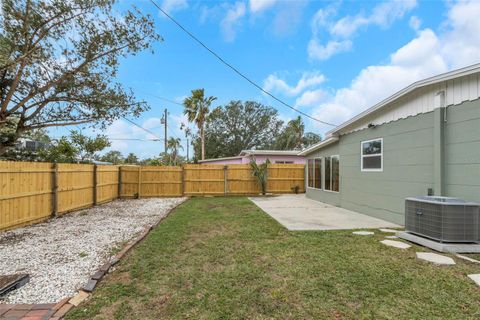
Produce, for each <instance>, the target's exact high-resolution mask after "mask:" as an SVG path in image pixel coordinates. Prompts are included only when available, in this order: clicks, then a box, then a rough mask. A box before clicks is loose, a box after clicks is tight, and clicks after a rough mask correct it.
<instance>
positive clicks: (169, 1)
mask: <svg viewBox="0 0 480 320" xmlns="http://www.w3.org/2000/svg"><path fill="white" fill-rule="evenodd" d="M162 8H163V10H165V11H166V12H168V13H171V12H173V11H180V10H183V9H186V8H188V3H187V0H163V2H162Z"/></svg>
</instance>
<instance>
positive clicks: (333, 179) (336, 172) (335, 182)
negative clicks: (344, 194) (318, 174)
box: [323, 155, 340, 192]
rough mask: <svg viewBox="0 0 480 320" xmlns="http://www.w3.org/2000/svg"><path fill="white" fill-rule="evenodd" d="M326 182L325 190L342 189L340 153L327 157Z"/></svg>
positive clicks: (337, 190) (335, 190) (336, 190)
mask: <svg viewBox="0 0 480 320" xmlns="http://www.w3.org/2000/svg"><path fill="white" fill-rule="evenodd" d="M324 163H325V165H324V171H323V172H324V174H323V176H324V177H325V178H324V184H323V190H325V191H333V192H339V191H340V157H339V156H338V155H334V156H329V157H325V162H324Z"/></svg>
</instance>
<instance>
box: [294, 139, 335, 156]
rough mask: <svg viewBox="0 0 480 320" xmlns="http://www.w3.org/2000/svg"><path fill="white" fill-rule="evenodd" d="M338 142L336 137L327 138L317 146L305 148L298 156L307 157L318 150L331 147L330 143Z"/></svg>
mask: <svg viewBox="0 0 480 320" xmlns="http://www.w3.org/2000/svg"><path fill="white" fill-rule="evenodd" d="M337 141H338V137H335V136H332V137H329V138H328V139H325V140H323V141H321V142H319V143H317V144H314V145H313V146H311V147H308V148H306V149H305V150H302V152H300V153H299V154H298V155H299V156H306V155H309V154H310V153H312V152H315V151H317V150H319V149H322V148H324V147H326V146H328V145H331V144H332V143H335V142H337Z"/></svg>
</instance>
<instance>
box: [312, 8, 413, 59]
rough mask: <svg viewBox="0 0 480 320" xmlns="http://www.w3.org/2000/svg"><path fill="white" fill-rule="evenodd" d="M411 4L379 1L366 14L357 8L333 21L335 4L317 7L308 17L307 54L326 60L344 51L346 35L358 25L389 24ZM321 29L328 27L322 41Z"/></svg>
mask: <svg viewBox="0 0 480 320" xmlns="http://www.w3.org/2000/svg"><path fill="white" fill-rule="evenodd" d="M415 6H416V1H415V0H395V1H390V2H383V3H380V4H378V5H377V6H375V7H374V8H373V9H372V12H371V14H370V15H368V16H367V15H365V14H364V13H363V12H361V13H358V14H356V15H354V16H345V17H343V18H341V19H339V20H337V21H333V17H334V16H335V15H336V13H337V8H336V6H335V5H331V6H329V7H327V8H323V9H320V10H318V11H317V12H316V13H315V15H314V16H313V18H312V22H311V28H312V38H311V40H310V41H309V43H308V48H307V52H308V56H309V57H310V58H311V59H317V60H327V59H329V58H330V57H332V56H333V55H335V54H337V53H340V52H345V51H348V50H350V49H351V48H352V44H353V43H352V41H351V40H350V38H351V37H352V36H353V35H354V34H355V33H356V32H357V30H358V29H360V28H361V27H364V26H368V25H377V26H380V27H383V28H386V27H389V26H390V25H391V24H392V23H393V22H395V21H396V20H398V19H400V18H402V17H403V16H404V15H405V13H407V12H408V11H410V10H412V9H413V8H414V7H415ZM322 30H325V31H328V33H329V35H330V37H331V38H330V39H329V40H328V41H327V43H326V44H322V43H321V42H320V41H319V38H320V33H321V31H322Z"/></svg>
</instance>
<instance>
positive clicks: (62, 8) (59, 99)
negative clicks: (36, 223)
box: [0, 0, 160, 154]
mask: <svg viewBox="0 0 480 320" xmlns="http://www.w3.org/2000/svg"><path fill="white" fill-rule="evenodd" d="M116 2H117V1H115V0H78V1H77V0H75V1H64V0H50V1H34V0H3V1H2V2H1V3H0V5H1V6H2V8H1V9H2V16H1V17H0V19H1V21H0V23H1V25H2V27H1V30H2V36H1V38H0V81H1V86H0V99H1V101H0V141H1V144H0V154H2V153H4V152H5V151H6V150H7V149H8V148H9V147H12V146H14V145H15V142H16V140H17V139H18V138H19V137H20V136H22V134H24V133H25V132H27V131H31V130H35V129H40V128H46V127H57V126H66V125H78V124H86V123H95V124H97V125H99V126H105V125H107V124H109V123H111V122H112V121H114V120H116V119H118V118H119V117H122V116H138V115H139V114H140V113H141V112H142V111H144V110H146V109H148V106H147V104H146V103H145V102H143V101H137V100H136V98H135V96H134V95H133V93H132V92H131V91H130V90H126V89H125V88H124V87H123V86H122V85H121V84H120V83H118V82H116V81H115V78H116V75H117V72H118V66H119V61H120V59H121V58H124V57H127V56H129V55H134V54H137V53H139V52H140V51H142V50H145V49H152V43H153V42H154V41H156V40H158V39H160V37H159V36H158V35H157V34H156V32H155V26H154V23H153V19H152V18H151V17H150V16H148V15H143V14H141V12H140V11H139V10H137V9H132V10H124V11H123V12H122V13H120V12H115V13H114V8H113V6H114V5H115V3H116ZM4 127H9V130H8V131H9V132H4Z"/></svg>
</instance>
